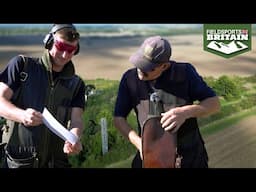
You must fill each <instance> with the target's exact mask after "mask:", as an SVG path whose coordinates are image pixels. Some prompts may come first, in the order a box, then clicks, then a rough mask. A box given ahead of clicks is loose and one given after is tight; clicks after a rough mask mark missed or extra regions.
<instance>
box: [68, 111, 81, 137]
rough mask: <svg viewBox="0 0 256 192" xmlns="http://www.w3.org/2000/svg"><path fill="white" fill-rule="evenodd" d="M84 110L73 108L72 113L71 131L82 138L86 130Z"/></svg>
mask: <svg viewBox="0 0 256 192" xmlns="http://www.w3.org/2000/svg"><path fill="white" fill-rule="evenodd" d="M82 116H83V110H82V109H81V108H73V109H72V112H71V121H70V126H69V127H70V131H71V132H72V133H74V134H75V135H76V136H77V137H79V138H81V136H82V134H83V130H84V123H83V118H82Z"/></svg>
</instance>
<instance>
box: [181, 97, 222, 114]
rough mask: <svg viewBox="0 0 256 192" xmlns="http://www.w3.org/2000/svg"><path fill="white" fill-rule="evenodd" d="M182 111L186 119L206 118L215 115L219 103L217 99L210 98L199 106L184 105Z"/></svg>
mask: <svg viewBox="0 0 256 192" xmlns="http://www.w3.org/2000/svg"><path fill="white" fill-rule="evenodd" d="M182 109H183V110H184V111H185V113H186V117H187V118H191V117H196V118H197V117H206V116H209V115H211V114H214V113H217V112H218V111H219V110H220V103H219V99H218V97H217V96H216V97H210V98H207V99H205V100H203V101H202V102H200V103H199V104H193V105H186V106H183V107H182Z"/></svg>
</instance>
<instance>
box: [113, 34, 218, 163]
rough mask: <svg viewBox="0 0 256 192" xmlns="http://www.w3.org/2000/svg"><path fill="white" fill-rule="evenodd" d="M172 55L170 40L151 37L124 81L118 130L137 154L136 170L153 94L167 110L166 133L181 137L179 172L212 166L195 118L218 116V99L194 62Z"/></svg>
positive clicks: (133, 58)
mask: <svg viewBox="0 0 256 192" xmlns="http://www.w3.org/2000/svg"><path fill="white" fill-rule="evenodd" d="M171 54H172V49H171V45H170V43H169V42H168V41H167V40H166V39H164V38H162V37H160V36H152V37H148V38H147V39H145V41H144V42H143V43H142V45H141V46H140V48H139V50H138V51H137V52H136V53H134V54H133V55H132V56H131V57H130V62H131V63H132V64H134V66H135V68H132V69H129V70H127V71H126V72H125V73H124V74H123V76H122V79H121V81H120V85H119V90H118V95H117V99H116V104H115V109H114V125H115V127H116V128H117V129H118V130H119V131H120V132H121V134H122V135H123V136H124V137H125V138H127V139H128V140H129V141H130V142H131V143H132V144H133V145H134V146H135V147H136V149H137V150H138V152H137V154H136V156H135V157H134V159H133V162H132V168H141V167H143V165H142V139H141V134H142V127H143V123H144V122H145V121H146V120H147V118H148V116H149V115H150V107H149V104H150V98H152V94H158V95H160V100H161V102H162V103H163V106H164V112H162V113H161V125H162V128H163V129H164V130H165V131H171V132H176V133H177V153H178V154H179V155H180V156H181V157H182V158H181V168H207V167H208V155H207V151H206V149H205V146H204V141H203V139H202V137H201V134H200V131H199V128H198V124H197V118H198V117H204V116H208V115H211V114H213V113H216V112H218V111H219V110H220V104H219V99H218V97H217V96H216V94H215V92H214V91H213V90H212V89H211V88H210V87H209V86H208V85H207V84H206V83H205V82H204V80H203V79H202V77H201V76H200V75H199V74H198V73H197V71H196V69H195V68H194V67H193V66H192V65H191V64H190V63H181V62H176V61H173V60H170V57H171ZM195 101H196V104H195ZM132 109H133V110H134V112H135V113H136V117H137V123H138V132H137V131H135V129H134V128H132V127H131V125H130V124H129V123H128V121H127V116H128V115H129V113H130V112H131V111H132Z"/></svg>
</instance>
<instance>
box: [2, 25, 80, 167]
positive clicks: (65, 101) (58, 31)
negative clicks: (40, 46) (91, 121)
mask: <svg viewBox="0 0 256 192" xmlns="http://www.w3.org/2000/svg"><path fill="white" fill-rule="evenodd" d="M79 39H80V36H79V33H78V32H77V30H76V28H75V26H74V25H73V24H54V25H53V26H52V28H51V30H50V32H49V33H48V34H47V35H46V36H45V38H44V40H43V43H44V47H45V51H44V53H43V55H42V57H41V58H34V57H28V56H24V55H18V56H15V57H14V58H12V59H11V60H10V61H9V63H8V64H7V66H6V68H5V69H4V70H3V71H2V72H1V73H0V116H2V117H4V118H5V119H6V120H7V121H6V125H5V126H4V130H3V139H2V140H3V142H4V143H5V147H4V150H5V151H4V154H5V155H4V162H3V166H4V167H6V168H63V167H70V164H69V162H68V156H67V155H71V154H78V153H79V152H80V151H81V150H82V144H81V142H80V137H81V135H82V131H83V121H82V115H83V111H84V108H85V97H84V93H85V84H84V82H83V80H82V79H81V78H80V77H79V76H77V75H76V74H75V66H74V64H73V62H72V60H71V59H72V58H73V56H74V55H76V54H78V52H79ZM45 107H46V108H47V109H48V110H49V111H50V112H51V114H52V115H53V116H54V117H55V118H56V119H57V120H58V121H59V122H60V123H61V124H62V125H63V126H64V127H66V128H68V129H70V131H71V132H72V133H73V134H75V135H76V136H77V137H78V138H79V139H78V141H77V142H76V143H74V144H71V143H70V142H68V141H64V140H62V139H61V138H60V137H58V136H57V135H55V134H54V133H53V132H51V131H50V130H49V129H48V128H47V127H46V126H45V125H44V124H43V122H42V112H43V109H44V108H45Z"/></svg>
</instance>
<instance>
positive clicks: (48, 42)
mask: <svg viewBox="0 0 256 192" xmlns="http://www.w3.org/2000/svg"><path fill="white" fill-rule="evenodd" d="M64 28H71V29H73V30H74V31H77V30H76V28H75V26H74V25H72V24H54V25H53V27H52V29H51V31H50V32H49V33H48V34H47V35H46V36H45V38H44V40H43V43H44V47H45V48H46V49H49V50H50V49H51V48H52V46H53V42H54V37H53V35H54V34H55V33H56V32H57V31H59V30H61V29H64ZM79 48H80V46H79V43H78V44H77V49H76V52H75V53H74V55H77V54H78V53H79Z"/></svg>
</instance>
